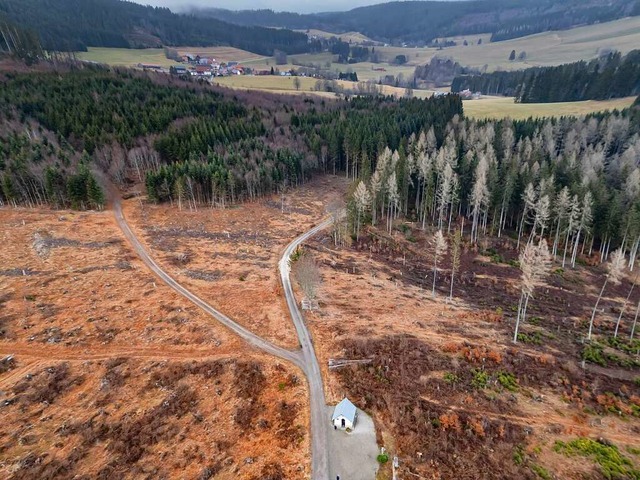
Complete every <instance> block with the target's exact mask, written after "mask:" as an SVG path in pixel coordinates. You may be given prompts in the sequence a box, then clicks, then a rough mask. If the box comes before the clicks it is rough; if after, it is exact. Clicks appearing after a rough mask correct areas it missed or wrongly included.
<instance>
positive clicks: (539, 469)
mask: <svg viewBox="0 0 640 480" xmlns="http://www.w3.org/2000/svg"><path fill="white" fill-rule="evenodd" d="M531 471H532V472H533V473H535V474H536V475H537V476H538V477H540V478H542V480H551V479H552V478H553V477H552V476H551V474H550V473H549V472H548V471H547V469H546V468H544V467H543V466H541V465H537V464H535V463H532V464H531Z"/></svg>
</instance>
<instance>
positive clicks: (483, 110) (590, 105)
mask: <svg viewBox="0 0 640 480" xmlns="http://www.w3.org/2000/svg"><path fill="white" fill-rule="evenodd" d="M634 101H635V97H627V98H616V99H613V100H587V101H583V102H558V103H515V102H514V101H513V98H504V97H484V98H481V99H479V100H469V101H466V102H464V113H465V115H466V116H468V117H471V118H476V119H484V118H490V119H500V118H506V117H510V118H512V119H514V120H523V119H526V118H529V117H561V116H570V115H571V116H582V115H587V114H589V113H594V112H600V111H603V110H615V109H618V110H622V109H624V108H628V107H630V106H631V105H632V104H633V102H634Z"/></svg>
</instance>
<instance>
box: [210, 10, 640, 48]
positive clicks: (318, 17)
mask: <svg viewBox="0 0 640 480" xmlns="http://www.w3.org/2000/svg"><path fill="white" fill-rule="evenodd" d="M198 12H199V13H202V14H205V15H210V16H212V17H215V18H218V19H221V20H224V21H227V22H231V23H236V24H239V25H263V26H271V27H284V28H295V29H311V28H316V29H321V30H327V31H329V32H334V33H342V32H349V31H357V32H361V33H363V34H365V35H367V36H369V37H371V38H373V39H375V40H379V41H385V42H408V43H411V44H420V43H428V42H430V41H431V40H433V39H435V38H439V37H445V36H454V35H471V34H478V33H492V41H499V40H506V39H509V38H516V37H522V36H525V35H531V34H533V33H539V32H544V31H548V30H562V29H567V28H571V27H574V26H578V25H588V24H592V23H599V22H605V21H610V20H615V19H618V18H622V17H626V16H631V15H640V2H638V1H637V0H613V1H607V0H589V1H582V0H561V1H558V0H538V1H534V0H480V1H459V2H437V1H406V2H389V3H383V4H378V5H371V6H367V7H360V8H355V9H353V10H350V11H348V12H335V13H318V14H307V15H300V14H295V13H289V12H273V11H272V10H245V11H239V12H234V11H229V10H221V9H204V10H198Z"/></svg>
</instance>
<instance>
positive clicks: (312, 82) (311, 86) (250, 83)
mask: <svg viewBox="0 0 640 480" xmlns="http://www.w3.org/2000/svg"><path fill="white" fill-rule="evenodd" d="M294 78H296V77H281V76H273V75H266V76H251V75H238V76H232V77H218V78H216V79H214V80H213V82H214V83H216V84H218V85H221V86H224V87H229V88H240V89H243V90H263V91H269V92H276V93H297V92H300V93H305V92H306V93H314V94H317V93H320V94H322V95H323V96H334V95H333V94H331V93H328V92H317V91H316V90H315V87H316V83H317V82H318V80H316V79H315V78H305V77H297V78H298V79H299V80H300V89H299V90H297V89H296V85H295V81H294ZM337 83H338V84H339V85H341V86H343V87H344V88H346V89H351V90H355V89H356V88H357V84H356V83H355V82H346V81H337ZM380 88H381V89H382V93H383V94H385V95H395V96H403V95H404V94H405V89H404V88H396V87H391V86H388V85H382V86H380ZM327 93H328V95H327ZM431 95H433V91H431V90H415V91H414V96H415V97H418V98H427V97H430V96H431Z"/></svg>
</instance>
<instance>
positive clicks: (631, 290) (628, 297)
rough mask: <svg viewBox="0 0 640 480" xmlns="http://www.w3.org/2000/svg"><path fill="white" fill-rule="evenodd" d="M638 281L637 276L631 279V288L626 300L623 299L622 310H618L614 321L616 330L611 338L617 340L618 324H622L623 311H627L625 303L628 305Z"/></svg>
mask: <svg viewBox="0 0 640 480" xmlns="http://www.w3.org/2000/svg"><path fill="white" fill-rule="evenodd" d="M637 281H638V274H636V275H635V276H634V277H633V283H632V284H631V288H630V289H629V293H628V294H627V298H625V299H624V303H623V304H622V308H621V309H620V314H619V315H618V320H617V321H616V330H615V332H613V337H614V338H618V331H619V330H620V323H622V315H624V311H625V310H626V309H627V303H629V299H630V298H631V294H632V293H633V289H634V288H636V282H637Z"/></svg>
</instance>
